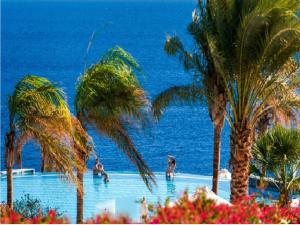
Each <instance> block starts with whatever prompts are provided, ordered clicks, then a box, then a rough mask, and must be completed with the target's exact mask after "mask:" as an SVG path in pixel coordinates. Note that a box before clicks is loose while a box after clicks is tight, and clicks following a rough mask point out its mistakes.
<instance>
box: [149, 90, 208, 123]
mask: <svg viewBox="0 0 300 225" xmlns="http://www.w3.org/2000/svg"><path fill="white" fill-rule="evenodd" d="M204 101H205V94H204V90H203V89H202V88H200V87H197V86H194V85H191V86H174V87H171V88H168V89H166V90H165V91H163V92H161V93H160V94H159V95H158V96H156V98H155V99H154V100H153V103H152V108H153V114H154V116H155V117H156V118H157V119H159V118H160V117H161V115H162V112H163V111H164V110H165V108H167V107H168V106H169V105H170V104H172V103H187V104H191V103H196V102H204Z"/></svg>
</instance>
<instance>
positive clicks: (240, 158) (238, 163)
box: [230, 123, 253, 203]
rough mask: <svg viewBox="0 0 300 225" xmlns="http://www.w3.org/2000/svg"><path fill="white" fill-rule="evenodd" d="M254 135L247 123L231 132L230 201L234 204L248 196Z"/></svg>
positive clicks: (238, 125)
mask: <svg viewBox="0 0 300 225" xmlns="http://www.w3.org/2000/svg"><path fill="white" fill-rule="evenodd" d="M252 134H253V133H252V130H251V129H250V128H249V126H248V125H247V124H246V123H238V124H236V126H235V129H232V131H231V143H230V144H231V159H230V161H231V167H232V174H231V184H230V191H231V195H230V201H231V202H233V203H234V202H236V201H238V200H239V199H240V198H242V197H246V196H247V195H248V177H249V163H250V159H251V145H252V139H253V137H252Z"/></svg>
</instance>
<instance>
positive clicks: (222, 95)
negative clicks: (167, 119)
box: [153, 0, 240, 194]
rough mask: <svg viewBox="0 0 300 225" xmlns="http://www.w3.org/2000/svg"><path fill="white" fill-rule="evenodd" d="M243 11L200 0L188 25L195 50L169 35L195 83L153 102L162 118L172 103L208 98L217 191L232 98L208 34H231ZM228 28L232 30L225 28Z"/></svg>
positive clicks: (172, 51)
mask: <svg viewBox="0 0 300 225" xmlns="http://www.w3.org/2000/svg"><path fill="white" fill-rule="evenodd" d="M227 6H228V7H227ZM239 10H240V8H239V4H238V1H216V0H209V1H207V2H206V4H205V5H204V4H203V2H202V1H201V0H199V1H198V8H197V9H195V11H193V14H192V22H191V23H190V24H189V25H188V27H187V30H188V32H189V34H190V35H191V36H192V38H193V40H194V44H195V49H194V50H193V51H192V52H191V53H189V52H188V51H186V50H185V49H184V46H183V44H182V42H181V41H180V39H179V38H178V37H177V36H173V37H167V41H166V44H165V51H166V53H167V54H168V55H172V56H178V58H179V61H180V63H181V64H183V66H184V69H185V70H186V71H192V72H193V73H194V82H193V83H192V84H191V85H190V86H175V87H171V88H169V89H167V90H165V91H163V92H162V93H160V94H159V95H158V96H157V97H156V98H155V99H154V101H153V109H154V115H155V116H156V118H160V116H161V113H162V110H163V109H164V108H166V107H167V106H168V105H169V104H170V103H173V102H185V103H186V102H188V103H195V102H197V101H198V102H199V101H200V102H203V101H206V103H207V107H208V112H209V116H210V119H211V121H212V123H213V129H214V148H213V155H214V156H213V182H212V190H213V191H214V192H215V193H216V194H217V193H218V176H219V170H220V144H221V131H222V128H223V125H224V120H225V117H226V105H227V103H228V99H227V96H226V90H225V84H224V81H223V78H222V76H221V75H220V74H219V72H218V70H217V68H216V65H215V63H214V61H213V55H212V54H213V52H211V51H210V39H209V38H208V33H217V32H219V30H218V29H222V31H223V33H221V35H227V37H228V36H229V34H230V33H231V30H233V29H236V24H237V21H238V20H236V18H238V14H239ZM225 27H226V28H228V29H226V30H225V29H223V28H225ZM227 37H226V38H223V37H222V41H223V42H224V43H223V44H225V45H226V46H227V47H228V49H227V52H226V54H229V53H230V50H231V49H230V46H231V45H230V41H231V40H230V38H227ZM226 41H227V42H228V43H226Z"/></svg>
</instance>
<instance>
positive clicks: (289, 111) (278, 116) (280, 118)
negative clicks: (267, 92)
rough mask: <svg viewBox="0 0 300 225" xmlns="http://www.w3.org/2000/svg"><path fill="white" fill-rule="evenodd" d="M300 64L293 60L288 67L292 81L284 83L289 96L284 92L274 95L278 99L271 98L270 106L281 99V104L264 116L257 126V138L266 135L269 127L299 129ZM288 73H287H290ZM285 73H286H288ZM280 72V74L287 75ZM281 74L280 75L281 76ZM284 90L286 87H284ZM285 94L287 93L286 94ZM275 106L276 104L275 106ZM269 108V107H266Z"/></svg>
mask: <svg viewBox="0 0 300 225" xmlns="http://www.w3.org/2000/svg"><path fill="white" fill-rule="evenodd" d="M299 67H300V64H299V63H297V62H295V61H294V60H292V61H291V62H290V65H287V66H286V68H285V69H286V70H288V71H289V73H291V74H292V76H291V77H290V78H291V80H290V81H288V82H286V83H284V84H283V85H285V86H286V87H285V89H286V90H287V91H288V92H289V93H288V95H283V93H282V92H279V93H274V94H276V98H272V97H271V98H270V99H269V101H270V104H272V103H273V102H274V101H277V100H276V99H281V100H282V101H280V104H275V105H276V107H273V108H270V109H268V110H267V111H266V112H265V113H264V115H262V116H261V117H260V118H259V120H258V121H257V124H256V126H255V129H256V137H255V138H257V137H260V136H262V135H264V134H265V133H266V132H267V130H268V128H269V127H272V126H274V125H275V126H276V125H283V126H287V127H297V126H298V117H299V110H300V98H299V97H298V96H299V95H298V93H297V90H298V89H299V87H300V83H299V79H298V78H297V76H298V74H297V73H298V71H299ZM288 71H286V72H288ZM286 72H285V73H286ZM285 73H282V71H280V74H283V75H284V74H285ZM280 74H279V75H280ZM283 88H284V87H283ZM284 94H285V93H284ZM273 105H274V104H273ZM266 107H268V105H267V106H266Z"/></svg>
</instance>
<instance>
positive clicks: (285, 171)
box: [252, 126, 300, 206]
mask: <svg viewBox="0 0 300 225" xmlns="http://www.w3.org/2000/svg"><path fill="white" fill-rule="evenodd" d="M252 149H253V157H254V159H255V160H256V161H258V162H259V163H260V164H261V165H262V167H263V168H265V171H268V172H269V173H270V174H272V175H273V176H274V185H275V187H276V188H277V189H278V191H279V193H280V196H279V203H280V205H281V206H288V205H289V196H290V194H292V193H293V192H294V191H296V190H298V191H299V190H300V174H299V171H300V132H299V131H298V130H296V129H286V128H283V127H280V126H277V127H275V128H274V129H273V130H271V132H270V133H267V134H265V135H263V136H262V137H260V138H259V139H258V140H257V141H256V142H255V144H254V145H253V147H252ZM252 167H254V168H255V170H256V171H260V168H257V167H256V165H255V164H253V165H252ZM265 171H263V172H265ZM258 174H259V175H260V176H262V177H264V176H265V174H263V173H261V172H258Z"/></svg>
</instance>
